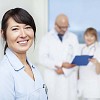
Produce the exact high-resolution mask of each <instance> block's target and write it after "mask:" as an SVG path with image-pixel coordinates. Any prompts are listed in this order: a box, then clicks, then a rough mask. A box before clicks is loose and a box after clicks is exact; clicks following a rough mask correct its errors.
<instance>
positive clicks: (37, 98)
mask: <svg viewBox="0 0 100 100" xmlns="http://www.w3.org/2000/svg"><path fill="white" fill-rule="evenodd" d="M27 62H28V63H29V65H30V66H31V68H32V72H33V73H34V77H35V81H34V80H33V79H32V78H31V77H30V76H29V75H28V74H27V73H26V72H25V71H24V65H23V64H22V63H21V62H20V60H19V59H18V58H17V56H16V55H15V54H14V53H13V52H12V51H11V50H10V49H9V48H7V50H6V55H4V58H3V60H2V61H1V62H0V100H47V94H46V91H47V89H46V86H45V84H44V82H43V80H42V77H41V75H40V73H39V71H38V70H37V68H36V67H35V66H34V65H32V64H31V62H29V60H28V59H27Z"/></svg>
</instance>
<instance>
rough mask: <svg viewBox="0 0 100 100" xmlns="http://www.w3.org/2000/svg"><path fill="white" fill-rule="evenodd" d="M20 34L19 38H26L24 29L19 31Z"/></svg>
mask: <svg viewBox="0 0 100 100" xmlns="http://www.w3.org/2000/svg"><path fill="white" fill-rule="evenodd" d="M20 33H21V34H20V36H21V37H26V36H27V34H26V32H25V30H24V29H21V30H20Z"/></svg>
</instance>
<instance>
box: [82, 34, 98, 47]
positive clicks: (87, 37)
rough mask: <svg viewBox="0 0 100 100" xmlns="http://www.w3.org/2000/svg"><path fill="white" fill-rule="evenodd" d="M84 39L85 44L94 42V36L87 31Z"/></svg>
mask: <svg viewBox="0 0 100 100" xmlns="http://www.w3.org/2000/svg"><path fill="white" fill-rule="evenodd" d="M84 39H85V43H86V44H87V46H89V45H92V44H93V43H95V42H96V37H95V36H94V35H92V34H89V33H87V34H85V35H84Z"/></svg>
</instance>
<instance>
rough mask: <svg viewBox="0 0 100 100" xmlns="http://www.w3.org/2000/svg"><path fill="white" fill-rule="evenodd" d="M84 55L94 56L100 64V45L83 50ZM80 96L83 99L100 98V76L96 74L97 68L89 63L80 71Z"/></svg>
mask: <svg viewBox="0 0 100 100" xmlns="http://www.w3.org/2000/svg"><path fill="white" fill-rule="evenodd" d="M81 51H82V55H94V56H93V57H94V58H96V59H97V60H98V61H99V62H100V45H99V44H98V43H97V42H96V43H94V44H92V45H91V46H89V47H87V46H85V47H83V48H82V50H81ZM79 75H80V79H79V96H82V97H83V98H100V74H99V75H97V74H96V70H95V66H94V64H93V63H91V62H89V64H88V65H87V66H81V67H80V71H79Z"/></svg>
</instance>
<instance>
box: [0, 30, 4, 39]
mask: <svg viewBox="0 0 100 100" xmlns="http://www.w3.org/2000/svg"><path fill="white" fill-rule="evenodd" d="M0 37H2V38H3V39H4V34H3V30H2V29H1V30H0Z"/></svg>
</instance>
